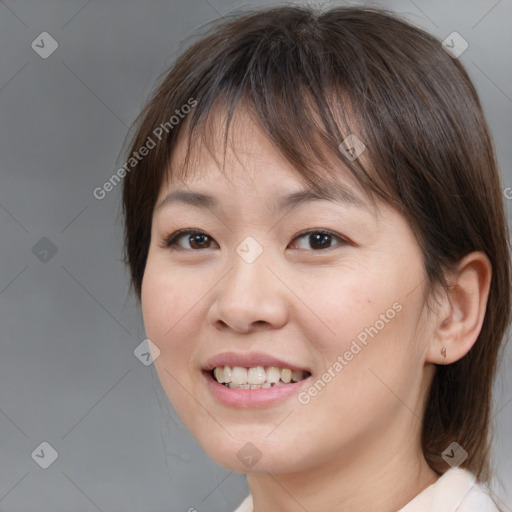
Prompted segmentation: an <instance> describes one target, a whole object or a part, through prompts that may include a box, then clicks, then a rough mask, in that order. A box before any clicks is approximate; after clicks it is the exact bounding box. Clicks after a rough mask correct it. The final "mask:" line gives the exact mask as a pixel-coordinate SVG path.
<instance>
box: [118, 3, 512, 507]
mask: <svg viewBox="0 0 512 512" xmlns="http://www.w3.org/2000/svg"><path fill="white" fill-rule="evenodd" d="M141 148H146V151H144V155H143V158H137V159H133V160H134V161H133V166H132V168H131V169H129V172H127V174H126V177H125V179H124V184H123V186H124V190H123V208H124V214H125V222H126V231H125V240H126V261H127V263H128V264H129V267H130V271H131V279H132V284H133V287H134V290H135V293H136V295H137V297H138V298H139V299H140V300H141V305H142V311H143V317H144V323H145V328H146V333H147V336H148V338H149V339H150V340H151V342H152V343H153V346H154V347H157V348H158V350H159V356H158V357H157V358H155V366H156V369H157V372H158V375H159V378H160V381H161V383H162V386H163V388H164V390H165V392H166V394H167V396H168V398H169V400H170V402H171V403H172V405H173V406H174V408H175V409H176V411H177V413H178V414H179V415H180V417H181V419H182V421H183V423H184V424H185V425H186V426H187V427H188V428H189V430H190V432H191V433H192V435H194V437H195V438H196V439H197V440H198V441H199V443H200V444H201V445H202V447H203V448H204V449H205V451H206V452H207V453H208V454H209V455H210V456H211V457H212V458H213V459H214V460H215V461H217V462H218V463H220V464H222V465H223V466H225V467H227V468H229V469H231V470H233V471H237V472H243V473H247V476H248V483H249V488H250V492H251V495H250V496H248V497H247V499H246V500H245V501H244V503H243V504H241V505H240V507H239V508H238V512H242V511H244V512H245V511H255V512H268V511H280V512H287V511H295V510H307V511H309V512H313V511H319V510H331V511H338V510H339V511H341V510H343V511H365V512H370V511H379V512H387V511H389V512H391V511H397V510H402V511H410V512H413V511H420V510H421V511H424V510H425V511H426V510H443V511H454V510H458V511H461V512H466V511H473V510H479V511H494V510H498V508H497V506H496V505H495V503H494V500H493V499H492V497H491V495H490V491H489V490H488V489H487V488H486V484H487V483H489V481H490V477H491V474H490V469H489V468H490V465H489V442H490V438H489V423H490V421H491V416H492V415H491V390H492V382H493V379H494V375H495V368H496V364H497V360H498V356H499V349H500V344H501V342H502V340H503V339H504V338H505V330H506V328H507V326H508V324H509V321H510V304H511V302H510V297H511V286H510V280H511V277H510V276H511V272H510V252H509V247H508V233H507V225H506V217H505V212H504V205H503V200H502V196H501V190H502V187H501V185H500V178H499V173H498V170H497V163H496V158H495V155H494V152H493V148H492V143H491V139H490V135H489V129H488V126H487V124H486V121H485V119H484V116H483V113H482V109H481V106H480V103H479V100H478V97H477V94H476V92H475V89H474V87H473V85H472V84H471V82H470V80H469V78H468V75H467V74H466V72H465V70H464V68H463V67H462V65H461V64H460V63H459V62H458V61H457V60H456V59H454V58H453V57H452V56H450V55H449V54H448V53H447V52H446V51H444V49H443V48H442V46H441V43H440V42H439V41H437V40H436V39H435V38H433V37H432V36H430V35H428V34H426V33H425V32H423V31H421V30H419V29H417V28H415V27H412V26H410V25H408V24H406V23H405V22H403V21H401V20H399V19H398V18H397V17H395V16H394V15H392V14H389V13H386V12H384V11H380V10H375V9H366V8H333V9H331V10H329V11H326V12H323V13H316V12H315V11H314V10H312V9H309V8H300V7H282V8H274V9H268V10H262V11H258V12H254V13H249V14H245V15H241V16H237V17H234V18H233V19H230V20H227V21H226V20H224V21H223V22H222V23H221V24H219V25H218V26H216V27H215V28H213V29H212V31H211V32H210V33H209V34H207V35H206V36H205V37H203V38H202V39H201V40H200V41H198V42H196V43H195V44H194V45H193V46H191V48H189V49H188V50H187V51H186V52H184V53H183V55H181V57H180V58H179V59H178V60H177V62H176V64H175V65H174V66H173V67H172V69H171V70H170V72H169V73H168V74H167V76H166V77H165V78H164V80H163V81H162V83H161V84H160V86H159V88H158V90H157V91H156V93H155V94H154V96H153V98H152V99H151V101H150V102H149V103H148V105H147V106H146V107H145V109H144V110H143V112H142V113H141V115H140V117H139V120H138V127H137V133H136V134H135V136H134V138H133V141H132V144H131V151H130V153H131V154H134V153H137V154H138V152H139V150H141ZM147 148H150V149H147ZM140 153H141V154H142V153H143V152H142V150H141V151H140ZM129 158H130V157H129Z"/></svg>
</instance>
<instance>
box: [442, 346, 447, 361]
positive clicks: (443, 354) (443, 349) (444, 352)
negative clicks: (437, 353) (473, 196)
mask: <svg viewBox="0 0 512 512" xmlns="http://www.w3.org/2000/svg"><path fill="white" fill-rule="evenodd" d="M441 355H442V356H443V358H444V359H443V362H442V363H441V364H444V363H445V360H446V348H444V347H443V348H442V349H441Z"/></svg>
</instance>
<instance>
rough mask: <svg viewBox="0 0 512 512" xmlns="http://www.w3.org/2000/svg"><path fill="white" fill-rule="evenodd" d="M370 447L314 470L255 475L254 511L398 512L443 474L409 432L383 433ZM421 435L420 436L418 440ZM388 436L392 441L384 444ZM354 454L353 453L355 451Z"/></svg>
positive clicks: (337, 455) (332, 459)
mask: <svg viewBox="0 0 512 512" xmlns="http://www.w3.org/2000/svg"><path fill="white" fill-rule="evenodd" d="M382 434H383V435H382V436H381V437H380V438H379V439H375V440H374V442H368V440H366V441H365V449H364V450H361V447H359V448H356V447H352V449H351V450H344V451H343V452H342V451H338V452H336V453H331V454H329V461H326V460H322V461H319V463H318V464H316V465H314V466H308V467H307V468H305V469H304V470H302V471H298V472H293V473H289V472H286V473H281V472H280V473H272V472H264V473H250V474H249V475H248V483H249V488H250V491H251V495H252V497H253V504H254V512H274V511H279V512H296V511H307V512H320V511H322V512H323V511H325V510H329V511H331V512H341V511H343V512H362V511H364V512H395V511H397V510H399V509H400V508H402V507H403V506H405V505H406V504H407V503H408V502H409V501H411V500H412V499H413V498H414V497H415V496H417V495H418V494H419V493H420V492H422V491H423V490H424V489H425V488H426V487H428V486H429V485H431V484H433V483H434V482H435V481H436V480H437V478H438V477H439V475H438V474H437V473H436V472H434V471H433V470H432V469H431V468H430V467H429V466H428V464H427V462H426V461H425V458H424V457H423V453H422V451H421V446H420V444H419V439H417V441H418V442H416V443H414V449H405V448H404V447H405V446H411V445H412V444H413V443H411V442H410V439H407V437H405V436H404V432H401V431H396V430H395V432H394V433H393V432H391V434H393V435H392V438H389V437H388V434H390V433H389V432H386V433H385V432H382ZM417 437H419V436H417ZM383 438H387V441H386V442H385V443H383ZM349 452H351V453H349Z"/></svg>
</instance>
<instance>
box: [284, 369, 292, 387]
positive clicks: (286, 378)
mask: <svg viewBox="0 0 512 512" xmlns="http://www.w3.org/2000/svg"><path fill="white" fill-rule="evenodd" d="M281 380H282V381H283V382H286V384H288V382H290V381H291V380H292V371H291V370H289V369H288V368H283V369H282V370H281Z"/></svg>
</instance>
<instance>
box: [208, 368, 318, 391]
mask: <svg viewBox="0 0 512 512" xmlns="http://www.w3.org/2000/svg"><path fill="white" fill-rule="evenodd" d="M203 372H204V373H206V374H207V375H209V376H210V378H211V379H213V380H214V381H215V382H217V383H218V384H222V385H223V386H225V387H227V388H230V389H266V388H272V387H279V386H284V385H286V384H290V383H296V382H300V381H302V380H305V379H307V378H309V377H310V376H311V373H310V372H309V371H307V370H295V369H291V368H280V367H277V366H254V367H242V366H216V367H215V368H213V369H212V370H203Z"/></svg>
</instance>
